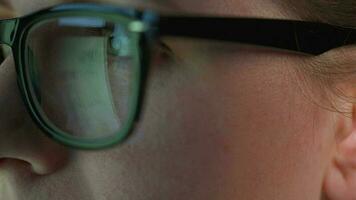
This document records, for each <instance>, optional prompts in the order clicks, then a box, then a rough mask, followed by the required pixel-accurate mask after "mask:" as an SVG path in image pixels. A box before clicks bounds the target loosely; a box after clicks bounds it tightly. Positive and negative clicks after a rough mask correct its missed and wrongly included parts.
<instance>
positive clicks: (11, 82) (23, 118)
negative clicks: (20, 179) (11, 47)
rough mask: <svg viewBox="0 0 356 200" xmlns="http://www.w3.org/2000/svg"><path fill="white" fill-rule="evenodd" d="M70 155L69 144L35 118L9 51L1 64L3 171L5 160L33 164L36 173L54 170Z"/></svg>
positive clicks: (0, 131)
mask: <svg viewBox="0 0 356 200" xmlns="http://www.w3.org/2000/svg"><path fill="white" fill-rule="evenodd" d="M68 158H69V151H68V150H67V148H65V147H64V146H62V145H60V144H58V143H56V142H54V141H52V140H51V139H49V138H48V137H47V136H45V135H44V134H43V133H42V132H41V130H40V129H39V128H38V127H37V126H36V125H35V124H34V122H33V121H32V119H31V116H30V115H29V113H28V112H27V110H26V107H25V105H24V103H23V101H22V99H21V95H20V91H19V90H18V86H17V81H16V70H15V66H14V60H13V57H12V55H9V56H8V57H7V58H6V59H5V61H4V62H3V63H2V64H1V65H0V171H1V168H2V163H4V162H6V161H9V160H17V161H23V162H21V163H23V164H24V165H30V166H31V167H30V168H31V169H32V172H33V173H36V174H41V175H43V174H50V173H54V172H55V171H57V170H59V169H60V168H62V167H64V166H65V165H66V163H67V162H68ZM17 166H18V165H17Z"/></svg>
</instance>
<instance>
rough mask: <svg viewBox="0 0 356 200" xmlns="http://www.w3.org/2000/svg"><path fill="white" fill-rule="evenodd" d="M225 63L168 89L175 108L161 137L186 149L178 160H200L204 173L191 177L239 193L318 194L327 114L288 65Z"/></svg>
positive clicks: (179, 149)
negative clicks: (305, 90)
mask: <svg viewBox="0 0 356 200" xmlns="http://www.w3.org/2000/svg"><path fill="white" fill-rule="evenodd" d="M226 60H229V62H226V61H222V60H220V61H217V62H216V63H214V64H212V65H211V66H212V67H214V68H212V67H209V66H206V67H205V68H204V69H202V70H207V71H209V72H204V73H195V74H189V75H188V74H185V76H184V77H188V78H185V79H184V82H180V83H179V86H175V88H174V89H173V88H170V89H171V91H174V95H172V96H170V95H168V96H165V99H166V100H167V102H166V101H165V102H166V103H168V102H169V104H170V105H169V106H167V112H166V113H165V119H164V122H163V123H164V124H162V125H161V127H160V128H157V129H158V130H159V131H158V132H159V133H160V134H165V135H164V136H163V135H161V136H158V137H165V139H166V138H168V137H172V138H174V139H173V140H170V141H169V142H168V144H170V145H173V146H174V144H178V143H179V144H180V145H181V146H180V147H179V146H176V147H177V149H175V150H174V151H175V152H176V153H179V154H180V153H181V154H180V155H181V156H179V157H178V159H181V160H180V161H181V162H184V161H187V160H192V161H194V160H196V161H197V162H194V165H195V167H196V168H197V169H200V170H199V171H200V173H193V174H195V175H197V174H202V173H203V174H204V173H205V175H204V176H201V177H200V178H202V177H204V178H203V179H204V180H208V182H210V183H211V182H212V180H219V181H220V183H221V184H222V185H225V186H227V185H229V186H233V187H238V188H239V191H249V190H251V187H252V186H253V187H252V188H254V189H255V190H261V191H262V190H263V191H268V192H269V193H264V195H267V196H268V195H275V194H274V192H275V189H276V188H274V187H275V186H276V185H278V187H279V189H281V190H282V191H283V190H284V191H285V192H287V193H291V192H298V191H297V190H298V188H299V189H300V188H304V189H308V190H311V191H312V192H313V194H318V191H317V190H318V189H319V188H318V186H319V185H321V183H320V181H321V179H322V171H321V170H320V169H322V165H323V162H324V161H323V160H322V159H323V157H322V154H323V152H322V149H321V148H322V147H321V144H322V143H323V142H324V141H323V138H325V137H327V135H328V134H330V130H329V129H330V126H328V125H327V124H328V123H330V122H331V119H330V118H328V117H325V116H328V114H327V112H326V111H323V110H321V109H320V108H318V107H317V106H316V105H314V104H312V103H311V102H310V101H309V100H308V99H306V97H305V96H304V94H303V93H302V92H301V90H300V89H299V88H298V82H296V79H295V78H294V77H293V76H294V75H293V74H292V73H291V72H290V71H288V70H286V66H285V65H281V63H279V62H275V63H273V62H271V63H269V65H268V66H267V65H266V64H265V63H266V62H262V61H261V62H259V61H258V60H257V61H254V62H252V61H248V60H246V59H245V61H244V62H243V63H242V62H241V61H238V62H232V61H231V60H232V59H231V58H230V59H226ZM264 61H265V60H264ZM283 64H285V63H283ZM291 65H293V63H291ZM181 80H183V79H181ZM161 91H162V90H161ZM163 91H164V90H163ZM166 94H167V93H166ZM169 94H173V92H171V93H169ZM170 97H172V98H170ZM162 98H164V97H162ZM164 104H165V103H162V104H161V105H164ZM330 124H331V123H330ZM328 131H329V132H328ZM173 146H171V147H173ZM183 152H184V153H183ZM176 158H177V157H176ZM198 161H199V162H198ZM177 162H178V160H177ZM192 167H193V166H192ZM204 170H206V171H205V172H202V171H204ZM227 174H228V176H226V175H227ZM195 178H197V177H196V176H195ZM306 182H307V183H308V184H306ZM309 184H310V185H309ZM206 185H209V184H206ZM214 185H215V184H214ZM210 186H211V187H212V185H210ZM271 186H273V187H271ZM312 186H313V187H312ZM211 187H210V188H211ZM230 189H231V188H230ZM240 189H241V190H240ZM230 192H231V193H234V192H233V191H232V190H230ZM287 193H286V194H287ZM231 195H232V194H231ZM256 195H257V194H256ZM271 197H272V196H271Z"/></svg>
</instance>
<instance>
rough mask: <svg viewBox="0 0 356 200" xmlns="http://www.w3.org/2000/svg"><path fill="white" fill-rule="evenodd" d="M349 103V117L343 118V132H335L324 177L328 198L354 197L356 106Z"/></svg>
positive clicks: (346, 199)
mask: <svg viewBox="0 0 356 200" xmlns="http://www.w3.org/2000/svg"><path fill="white" fill-rule="evenodd" d="M350 105H351V106H350V108H351V109H350V110H351V112H352V115H351V118H350V116H349V119H346V118H344V122H343V123H342V126H344V127H343V128H342V130H343V131H342V132H343V133H340V132H339V133H335V150H334V152H333V155H332V158H331V161H330V165H329V167H328V169H327V171H326V174H325V177H324V183H323V184H324V185H323V190H324V191H323V192H324V195H325V196H326V197H327V199H328V200H355V199H356V109H355V107H356V106H354V105H352V104H350Z"/></svg>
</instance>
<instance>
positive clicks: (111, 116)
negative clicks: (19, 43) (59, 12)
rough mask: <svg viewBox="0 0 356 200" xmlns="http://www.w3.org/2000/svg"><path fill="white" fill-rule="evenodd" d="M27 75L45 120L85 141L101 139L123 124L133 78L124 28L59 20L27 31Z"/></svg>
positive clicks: (95, 20) (92, 21) (90, 20)
mask: <svg viewBox="0 0 356 200" xmlns="http://www.w3.org/2000/svg"><path fill="white" fill-rule="evenodd" d="M28 38H29V39H28V41H27V48H26V49H27V55H28V56H27V65H28V66H27V71H26V75H27V78H28V79H29V82H30V85H31V94H32V95H33V96H34V99H35V101H36V103H37V104H38V106H39V109H40V110H41V111H42V114H43V115H44V116H43V117H44V118H47V119H48V121H49V123H51V124H53V125H54V126H55V127H56V128H57V129H59V130H61V131H63V132H66V133H67V134H69V135H71V136H76V137H81V138H84V139H95V138H106V137H110V136H113V135H115V134H117V133H118V132H120V130H121V129H122V128H123V127H124V126H125V123H127V121H128V118H129V114H130V112H131V111H130V110H129V108H130V107H131V105H130V102H131V101H130V99H132V96H133V95H134V94H133V89H132V87H133V85H134V84H135V82H136V81H137V80H136V79H135V76H134V75H135V66H133V65H134V62H133V60H134V59H135V58H134V53H133V49H132V44H131V41H130V35H129V33H128V32H127V29H126V27H125V26H124V25H121V24H118V23H114V22H110V21H108V20H104V19H101V18H93V17H62V18H58V19H52V20H48V21H46V22H44V23H41V24H39V25H37V26H36V27H35V28H33V29H32V30H31V32H30V33H29V36H28Z"/></svg>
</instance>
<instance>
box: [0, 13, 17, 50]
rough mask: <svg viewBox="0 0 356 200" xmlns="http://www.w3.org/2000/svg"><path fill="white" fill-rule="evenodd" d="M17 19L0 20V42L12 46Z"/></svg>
mask: <svg viewBox="0 0 356 200" xmlns="http://www.w3.org/2000/svg"><path fill="white" fill-rule="evenodd" d="M18 21H19V19H17V18H14V19H5V20H1V21H0V44H6V45H9V46H12V44H13V42H14V39H15V35H16V30H17V24H18Z"/></svg>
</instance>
